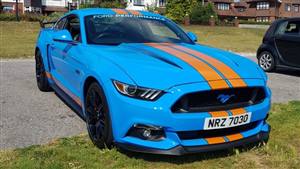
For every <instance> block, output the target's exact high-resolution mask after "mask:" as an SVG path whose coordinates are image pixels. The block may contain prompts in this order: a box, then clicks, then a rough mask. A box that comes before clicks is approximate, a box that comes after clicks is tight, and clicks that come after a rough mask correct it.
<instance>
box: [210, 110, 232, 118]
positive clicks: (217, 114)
mask: <svg viewBox="0 0 300 169" xmlns="http://www.w3.org/2000/svg"><path fill="white" fill-rule="evenodd" d="M209 114H210V115H211V117H227V116H228V113H227V112H226V111H214V112H209Z"/></svg>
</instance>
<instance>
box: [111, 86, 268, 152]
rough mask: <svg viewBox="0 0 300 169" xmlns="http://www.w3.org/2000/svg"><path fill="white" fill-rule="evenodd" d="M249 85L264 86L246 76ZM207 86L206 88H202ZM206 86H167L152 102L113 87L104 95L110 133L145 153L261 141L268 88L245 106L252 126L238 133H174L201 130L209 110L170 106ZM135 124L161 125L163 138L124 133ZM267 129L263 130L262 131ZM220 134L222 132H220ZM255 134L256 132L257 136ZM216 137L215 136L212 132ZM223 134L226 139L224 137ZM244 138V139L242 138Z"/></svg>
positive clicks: (122, 145)
mask: <svg viewBox="0 0 300 169" xmlns="http://www.w3.org/2000/svg"><path fill="white" fill-rule="evenodd" d="M247 83H248V84H251V86H264V85H265V84H264V82H263V81H259V80H248V81H247ZM206 87H207V88H206ZM199 88H201V89H202V90H209V87H208V86H205V85H203V84H202V83H195V84H187V85H183V86H176V87H174V88H171V89H169V90H168V92H167V94H165V95H164V96H163V97H161V98H160V99H158V100H157V101H155V102H148V101H142V100H137V99H132V98H128V97H126V96H122V95H120V94H119V93H118V92H117V91H114V90H113V92H111V93H110V94H109V95H108V102H109V106H110V113H111V118H112V125H113V126H112V127H113V135H114V140H115V142H116V144H117V145H118V146H119V147H120V148H124V149H128V150H132V151H138V152H140V151H142V152H148V153H159V154H173V155H180V154H185V153H195V152H203V151H215V150H218V149H224V148H225V149H226V148H230V147H232V146H234V147H236V146H240V145H242V144H246V143H248V142H255V141H263V140H264V138H267V136H266V135H268V133H269V125H268V124H267V123H266V122H265V120H266V118H267V114H268V112H269V110H270V105H271V104H270V102H271V100H270V98H271V92H270V90H269V89H268V88H266V90H267V96H266V99H265V100H264V101H263V102H262V103H260V104H256V105H252V106H249V107H245V108H244V109H245V110H246V112H251V113H252V117H251V123H254V122H255V123H256V124H257V125H255V126H254V128H251V129H247V130H243V131H239V132H237V133H236V134H238V135H239V137H236V136H232V135H231V134H235V133H231V134H230V133H227V132H224V133H221V134H222V135H220V137H223V138H224V139H223V140H222V141H221V142H219V141H218V140H217V141H215V140H214V141H213V142H209V141H208V140H207V139H206V138H205V137H197V138H192V139H183V138H181V137H180V136H179V135H178V133H179V132H189V131H203V126H204V121H205V118H209V117H211V114H210V113H209V112H196V113H177V114H176V113H172V112H171V110H170V109H171V106H172V104H173V103H175V101H177V100H178V98H180V97H181V96H182V95H184V94H185V93H190V92H194V91H199ZM135 124H144V125H152V126H159V127H162V128H163V130H164V132H165V136H166V137H165V139H163V140H161V141H151V140H143V139H140V138H137V137H132V136H130V135H128V131H129V130H130V129H131V128H132V126H134V125H135ZM266 133H267V134H266ZM223 134H224V135H223ZM256 135H260V136H259V137H258V139H256V140H254V141H251V140H253V139H250V138H252V137H253V138H256ZM216 137H219V136H216ZM225 138H226V139H225ZM245 140H246V141H245Z"/></svg>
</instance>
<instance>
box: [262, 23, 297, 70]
mask: <svg viewBox="0 0 300 169" xmlns="http://www.w3.org/2000/svg"><path fill="white" fill-rule="evenodd" d="M257 59H258V64H259V66H260V67H261V68H262V69H263V70H265V71H267V72H270V71H274V70H276V68H293V69H299V70H300V18H289V19H280V20H277V21H275V22H274V23H273V24H272V25H271V26H270V28H269V30H268V31H267V32H266V34H265V37H264V39H263V43H262V44H261V46H260V47H259V49H258V51H257Z"/></svg>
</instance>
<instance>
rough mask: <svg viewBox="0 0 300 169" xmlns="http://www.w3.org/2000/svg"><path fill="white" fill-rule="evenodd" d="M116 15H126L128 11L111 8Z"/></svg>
mask: <svg viewBox="0 0 300 169" xmlns="http://www.w3.org/2000/svg"><path fill="white" fill-rule="evenodd" d="M112 10H113V11H114V12H115V13H117V14H118V15H128V12H127V11H126V10H124V9H112Z"/></svg>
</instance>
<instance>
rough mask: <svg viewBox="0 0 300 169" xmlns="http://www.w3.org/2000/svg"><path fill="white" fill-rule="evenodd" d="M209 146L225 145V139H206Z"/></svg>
mask: <svg viewBox="0 0 300 169" xmlns="http://www.w3.org/2000/svg"><path fill="white" fill-rule="evenodd" d="M205 140H206V141H207V143H208V144H220V143H225V139H224V137H212V138H205Z"/></svg>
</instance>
